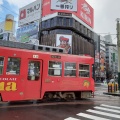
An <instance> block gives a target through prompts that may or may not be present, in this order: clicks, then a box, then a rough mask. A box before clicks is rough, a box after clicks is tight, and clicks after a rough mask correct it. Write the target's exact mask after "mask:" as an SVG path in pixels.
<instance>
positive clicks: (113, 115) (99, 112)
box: [87, 109, 120, 118]
mask: <svg viewBox="0 0 120 120" xmlns="http://www.w3.org/2000/svg"><path fill="white" fill-rule="evenodd" d="M87 112H91V113H95V114H99V115H104V116H109V117H113V118H120V115H116V114H112V113H107V112H101V111H97V110H91V109H88V110H87Z"/></svg>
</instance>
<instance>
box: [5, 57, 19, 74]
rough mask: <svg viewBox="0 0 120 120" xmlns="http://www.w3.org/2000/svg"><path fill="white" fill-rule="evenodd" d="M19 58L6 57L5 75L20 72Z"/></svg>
mask: <svg viewBox="0 0 120 120" xmlns="http://www.w3.org/2000/svg"><path fill="white" fill-rule="evenodd" d="M20 63H21V59H20V58H8V64H7V71H6V74H7V75H19V74H20Z"/></svg>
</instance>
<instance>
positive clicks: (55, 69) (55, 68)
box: [48, 61, 62, 76]
mask: <svg viewBox="0 0 120 120" xmlns="http://www.w3.org/2000/svg"><path fill="white" fill-rule="evenodd" d="M48 74H49V75H50V76H61V75H62V63H61V62H57V61H49V69H48Z"/></svg>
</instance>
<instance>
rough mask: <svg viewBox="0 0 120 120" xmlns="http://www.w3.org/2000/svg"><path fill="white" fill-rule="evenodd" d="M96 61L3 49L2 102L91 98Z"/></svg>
mask: <svg viewBox="0 0 120 120" xmlns="http://www.w3.org/2000/svg"><path fill="white" fill-rule="evenodd" d="M93 64H94V58H93V57H90V56H78V55H70V54H64V53H55V52H45V51H37V50H27V49H19V48H11V47H5V46H1V47H0V96H1V100H2V101H19V100H40V99H53V98H62V99H76V98H89V97H91V96H92V93H93V92H94V80H93V78H92V65H93Z"/></svg>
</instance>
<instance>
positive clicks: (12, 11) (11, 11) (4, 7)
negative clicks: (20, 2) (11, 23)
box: [1, 5, 19, 16]
mask: <svg viewBox="0 0 120 120" xmlns="http://www.w3.org/2000/svg"><path fill="white" fill-rule="evenodd" d="M1 6H2V7H3V8H5V9H7V10H8V11H10V12H12V13H14V14H16V15H18V14H17V13H15V12H13V11H12V10H10V9H8V8H7V7H5V6H4V5H1ZM18 16H19V15H18Z"/></svg>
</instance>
